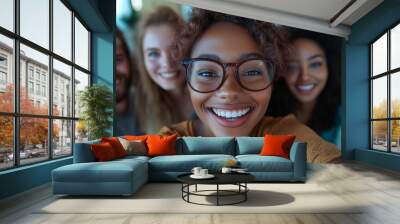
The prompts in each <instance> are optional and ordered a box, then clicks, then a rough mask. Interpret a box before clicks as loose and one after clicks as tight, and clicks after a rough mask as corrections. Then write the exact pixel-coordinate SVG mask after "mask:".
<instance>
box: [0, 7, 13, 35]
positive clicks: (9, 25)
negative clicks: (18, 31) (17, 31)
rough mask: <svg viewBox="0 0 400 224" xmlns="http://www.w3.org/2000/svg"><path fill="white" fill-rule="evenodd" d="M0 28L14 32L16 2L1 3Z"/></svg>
mask: <svg viewBox="0 0 400 224" xmlns="http://www.w3.org/2000/svg"><path fill="white" fill-rule="evenodd" d="M0 26H2V27H3V28H6V29H8V30H10V31H14V0H1V1H0Z"/></svg>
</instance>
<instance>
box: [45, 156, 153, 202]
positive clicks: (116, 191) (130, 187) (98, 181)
mask: <svg viewBox="0 0 400 224" xmlns="http://www.w3.org/2000/svg"><path fill="white" fill-rule="evenodd" d="M147 160H148V159H147V157H139V158H138V156H136V157H135V156H134V157H126V158H123V159H120V160H114V161H108V162H89V163H74V164H70V165H67V166H62V167H59V168H57V169H54V170H53V171H52V177H53V178H52V179H53V193H54V194H68V195H132V194H133V193H135V192H136V191H137V190H138V189H139V188H140V187H141V186H142V185H144V184H145V183H146V182H147V180H148V164H147Z"/></svg>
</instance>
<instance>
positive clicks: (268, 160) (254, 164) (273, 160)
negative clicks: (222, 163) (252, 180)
mask: <svg viewBox="0 0 400 224" xmlns="http://www.w3.org/2000/svg"><path fill="white" fill-rule="evenodd" d="M236 160H238V161H239V166H240V167H241V168H247V169H248V170H249V172H293V162H292V161H290V160H288V159H285V158H283V157H279V156H260V155H239V156H236Z"/></svg>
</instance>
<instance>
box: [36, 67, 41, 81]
mask: <svg viewBox="0 0 400 224" xmlns="http://www.w3.org/2000/svg"><path fill="white" fill-rule="evenodd" d="M36 80H37V81H40V71H39V69H36Z"/></svg>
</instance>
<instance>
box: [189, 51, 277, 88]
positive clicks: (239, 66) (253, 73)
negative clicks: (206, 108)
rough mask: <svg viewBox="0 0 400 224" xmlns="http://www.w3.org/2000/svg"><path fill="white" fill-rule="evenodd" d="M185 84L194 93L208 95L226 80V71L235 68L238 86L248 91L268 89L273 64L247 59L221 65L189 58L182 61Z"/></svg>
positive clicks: (272, 77)
mask: <svg viewBox="0 0 400 224" xmlns="http://www.w3.org/2000/svg"><path fill="white" fill-rule="evenodd" d="M182 64H183V66H185V69H186V78H187V82H188V84H189V86H190V88H192V89H193V90H194V91H196V92H200V93H210V92H213V91H216V90H218V89H219V88H221V86H222V85H223V84H224V82H225V80H226V79H227V75H226V69H227V68H228V67H235V77H236V80H237V82H238V83H239V85H240V86H241V87H242V88H243V89H246V90H249V91H261V90H264V89H266V88H268V87H269V86H270V85H271V84H272V82H273V80H274V73H275V67H274V64H273V63H272V62H270V61H268V60H266V59H258V58H255V59H247V60H244V61H241V62H239V63H221V62H219V61H217V60H214V59H210V58H191V59H185V60H183V61H182Z"/></svg>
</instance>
